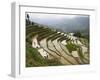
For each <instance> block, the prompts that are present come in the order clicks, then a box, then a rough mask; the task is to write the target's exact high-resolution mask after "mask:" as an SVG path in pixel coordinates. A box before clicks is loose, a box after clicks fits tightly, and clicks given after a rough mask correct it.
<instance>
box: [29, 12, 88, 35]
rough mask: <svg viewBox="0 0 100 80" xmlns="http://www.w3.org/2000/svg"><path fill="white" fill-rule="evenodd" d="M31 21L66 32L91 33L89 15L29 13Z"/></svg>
mask: <svg viewBox="0 0 100 80" xmlns="http://www.w3.org/2000/svg"><path fill="white" fill-rule="evenodd" d="M28 14H29V16H30V20H31V21H33V22H36V23H38V24H43V25H47V26H48V27H50V28H55V29H58V30H60V31H64V32H75V31H81V32H86V33H88V32H89V16H88V15H56V14H35V13H28Z"/></svg>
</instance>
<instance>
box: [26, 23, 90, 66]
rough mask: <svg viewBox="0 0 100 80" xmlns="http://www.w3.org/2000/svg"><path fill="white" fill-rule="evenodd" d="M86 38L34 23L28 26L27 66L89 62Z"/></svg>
mask: <svg viewBox="0 0 100 80" xmlns="http://www.w3.org/2000/svg"><path fill="white" fill-rule="evenodd" d="M83 41H84V39H79V38H77V39H76V37H75V36H70V35H69V34H66V33H62V32H60V31H57V30H52V29H50V28H47V27H44V26H42V25H38V24H34V25H30V26H27V28H26V67H34V66H59V65H60V66H61V65H82V64H89V62H90V60H89V55H90V54H89V47H88V46H87V45H89V44H88V43H87V44H85V43H84V42H83Z"/></svg>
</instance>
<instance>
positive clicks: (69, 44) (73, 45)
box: [66, 43, 79, 53]
mask: <svg viewBox="0 0 100 80" xmlns="http://www.w3.org/2000/svg"><path fill="white" fill-rule="evenodd" d="M66 48H67V49H68V51H69V52H70V53H71V52H72V51H77V48H79V46H78V45H75V44H72V43H67V45H66Z"/></svg>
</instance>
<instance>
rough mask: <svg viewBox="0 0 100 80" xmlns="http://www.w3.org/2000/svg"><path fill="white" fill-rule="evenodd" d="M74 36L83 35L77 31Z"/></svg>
mask: <svg viewBox="0 0 100 80" xmlns="http://www.w3.org/2000/svg"><path fill="white" fill-rule="evenodd" d="M74 36H76V37H81V36H82V35H81V33H80V32H76V33H75V34H74Z"/></svg>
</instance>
